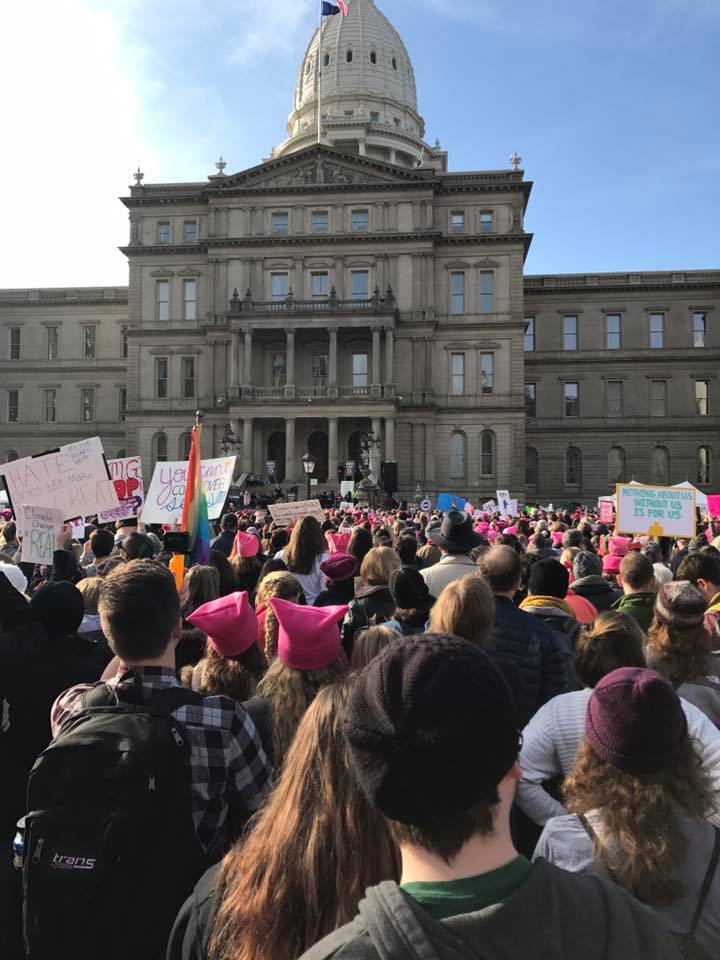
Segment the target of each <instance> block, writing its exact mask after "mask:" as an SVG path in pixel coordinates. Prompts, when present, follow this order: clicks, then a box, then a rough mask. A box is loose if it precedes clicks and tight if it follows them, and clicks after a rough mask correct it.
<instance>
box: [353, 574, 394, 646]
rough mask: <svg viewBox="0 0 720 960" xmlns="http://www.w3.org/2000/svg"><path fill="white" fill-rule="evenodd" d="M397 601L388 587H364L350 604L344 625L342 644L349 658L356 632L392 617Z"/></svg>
mask: <svg viewBox="0 0 720 960" xmlns="http://www.w3.org/2000/svg"><path fill="white" fill-rule="evenodd" d="M394 612H395V601H394V600H393V598H392V594H391V593H390V590H389V588H388V587H385V586H377V587H363V588H362V590H360V591H359V592H358V594H357V596H356V597H355V599H354V600H353V601H352V602H351V604H350V609H349V610H348V612H347V616H346V617H345V621H344V623H343V627H342V645H343V649H344V650H345V653H346V654H347V658H348V660H349V659H350V657H351V656H352V648H353V642H354V640H355V634H356V633H358V632H359V631H360V630H366V629H367V628H368V627H374V626H376V625H377V626H379V625H380V624H383V623H385V621H386V620H390V619H391V618H392V615H393V613H394Z"/></svg>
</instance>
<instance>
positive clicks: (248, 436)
mask: <svg viewBox="0 0 720 960" xmlns="http://www.w3.org/2000/svg"><path fill="white" fill-rule="evenodd" d="M252 472H253V421H252V417H245V419H244V420H243V473H252Z"/></svg>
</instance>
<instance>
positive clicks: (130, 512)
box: [98, 457, 145, 523]
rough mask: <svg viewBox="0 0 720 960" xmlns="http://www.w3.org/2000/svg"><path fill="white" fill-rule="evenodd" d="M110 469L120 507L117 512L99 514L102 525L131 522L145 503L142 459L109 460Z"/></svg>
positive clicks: (122, 458)
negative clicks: (124, 521) (117, 521)
mask: <svg viewBox="0 0 720 960" xmlns="http://www.w3.org/2000/svg"><path fill="white" fill-rule="evenodd" d="M108 468H109V470H110V477H111V478H112V482H113V485H114V487H115V493H117V496H118V500H119V501H120V506H119V507H118V508H117V509H116V510H103V511H102V512H101V513H99V514H98V519H99V521H100V523H109V522H110V521H112V520H129V519H131V518H132V517H136V516H137V515H138V513H139V512H140V510H142V506H143V504H144V503H145V495H144V491H143V477H142V463H141V460H140V457H121V458H120V459H119V460H108Z"/></svg>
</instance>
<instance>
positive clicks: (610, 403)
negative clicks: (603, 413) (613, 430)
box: [606, 380, 623, 417]
mask: <svg viewBox="0 0 720 960" xmlns="http://www.w3.org/2000/svg"><path fill="white" fill-rule="evenodd" d="M606 390H607V394H606V402H607V415H608V417H621V416H622V415H623V383H622V380H608V381H607V385H606Z"/></svg>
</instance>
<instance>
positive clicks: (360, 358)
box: [352, 353, 368, 387]
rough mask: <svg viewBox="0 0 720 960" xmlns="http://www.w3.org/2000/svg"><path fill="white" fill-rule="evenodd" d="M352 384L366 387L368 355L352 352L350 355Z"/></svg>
mask: <svg viewBox="0 0 720 960" xmlns="http://www.w3.org/2000/svg"><path fill="white" fill-rule="evenodd" d="M352 385H353V386H354V387H366V386H367V385H368V355H367V354H366V353H354V354H353V355H352Z"/></svg>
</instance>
